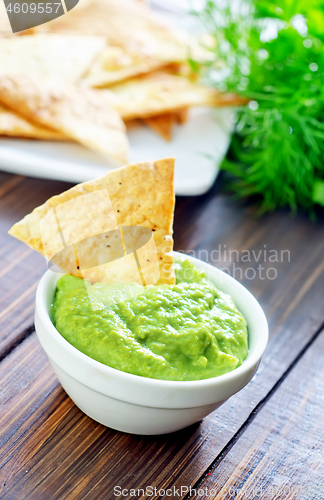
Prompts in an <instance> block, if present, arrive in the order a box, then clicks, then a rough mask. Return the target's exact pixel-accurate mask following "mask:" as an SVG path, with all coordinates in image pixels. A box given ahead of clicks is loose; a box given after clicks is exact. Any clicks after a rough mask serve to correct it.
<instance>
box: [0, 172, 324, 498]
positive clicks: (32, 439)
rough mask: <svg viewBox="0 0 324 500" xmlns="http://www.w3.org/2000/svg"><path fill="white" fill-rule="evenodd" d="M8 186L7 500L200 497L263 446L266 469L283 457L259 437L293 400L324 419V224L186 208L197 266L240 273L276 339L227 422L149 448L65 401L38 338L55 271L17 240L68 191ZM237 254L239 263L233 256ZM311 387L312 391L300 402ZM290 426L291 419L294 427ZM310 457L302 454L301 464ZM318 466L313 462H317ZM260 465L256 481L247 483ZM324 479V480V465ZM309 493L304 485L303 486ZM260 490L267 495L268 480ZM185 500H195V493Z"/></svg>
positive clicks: (220, 204)
mask: <svg viewBox="0 0 324 500" xmlns="http://www.w3.org/2000/svg"><path fill="white" fill-rule="evenodd" d="M0 182H1V184H0V210H1V217H0V228H1V233H0V241H1V246H0V252H2V256H3V258H2V259H1V261H0V276H1V277H0V279H1V283H3V284H2V286H1V288H0V294H1V295H0V301H1V311H0V314H1V315H2V316H0V321H2V323H1V326H2V329H1V330H0V342H1V343H0V346H1V351H0V352H2V358H3V359H2V361H1V363H0V380H1V393H0V399H1V414H0V418H1V438H0V498H1V499H2V498H6V499H9V498H10V499H13V500H17V499H18V500H20V499H23V498H30V499H33V500H34V499H36V500H39V499H40V500H42V499H44V500H48V499H65V498H66V499H74V498H75V499H83V498H86V499H91V500H92V499H97V498H98V499H102V498H109V499H110V498H117V497H114V494H113V492H114V487H115V486H118V485H119V486H121V487H123V488H127V489H130V488H145V486H152V487H153V488H154V487H156V488H158V489H159V488H170V487H173V486H175V487H177V488H179V487H181V486H183V487H189V486H192V487H194V486H195V485H200V484H202V485H205V484H207V483H206V481H207V479H208V478H210V477H212V478H215V477H216V476H217V475H218V470H220V471H223V472H222V476H221V477H222V479H223V481H224V484H225V481H227V479H228V478H229V477H234V478H236V475H235V474H236V472H235V471H236V470H237V468H238V467H239V462H238V461H236V459H235V457H236V456H237V457H240V456H242V457H245V455H244V452H246V449H248V450H249V449H251V460H252V462H253V461H254V460H255V459H254V458H253V457H254V455H257V454H258V449H259V448H258V446H259V445H260V450H261V451H260V453H261V454H262V453H263V455H262V456H264V460H265V461H261V462H260V464H261V463H262V464H265V463H267V460H268V456H269V457H271V453H274V451H273V449H272V448H271V447H269V449H268V448H267V445H264V443H263V441H262V440H261V439H260V440H257V439H256V434H253V433H257V432H258V428H257V423H258V422H259V418H262V417H261V415H266V416H267V424H266V425H267V426H268V427H267V430H268V433H269V435H270V437H271V435H272V433H277V434H278V426H277V427H276V425H277V424H276V421H275V420H273V422H272V418H271V415H272V413H273V412H274V411H276V412H277V413H276V414H277V415H280V411H282V406H283V405H282V404H281V403H282V398H284V397H285V396H284V395H285V394H286V392H285V391H287V398H288V397H289V398H290V400H291V403H292V404H297V405H298V398H299V399H300V398H302V399H303V398H304V401H305V405H306V406H305V407H307V405H314V406H315V407H316V408H315V409H314V412H313V415H317V414H318V413H319V412H320V411H321V410H323V398H322V399H321V398H320V396H318V395H317V397H315V396H309V397H308V396H307V390H308V388H309V387H310V386H309V385H307V380H308V382H309V384H311V383H312V382H311V381H312V380H313V379H314V373H316V374H317V373H318V371H316V370H317V369H316V366H318V362H314V365H316V366H314V370H315V372H314V373H313V372H312V371H311V370H310V374H309V375H308V373H307V366H308V365H307V364H306V365H305V364H303V363H304V361H303V358H304V353H306V354H305V360H307V359H309V358H307V356H308V357H309V353H311V352H313V350H314V349H315V351H316V352H317V351H318V353H319V352H320V351H319V349H320V347H318V346H319V345H320V344H318V342H319V341H320V340H319V339H320V338H322V337H321V335H322V333H320V332H321V331H322V328H323V322H324V308H323V296H324V264H323V255H324V224H323V221H321V220H318V221H317V222H310V221H309V220H308V219H307V218H306V217H304V216H298V217H295V218H293V217H291V216H290V215H289V214H288V213H285V212H281V213H276V214H273V215H271V216H264V217H262V218H257V217H256V215H255V210H254V209H253V208H252V207H250V206H248V205H244V204H240V203H234V202H232V201H231V199H230V198H229V197H227V196H225V195H221V194H219V193H218V186H217V185H216V186H215V187H214V189H213V190H212V191H211V192H210V193H208V194H207V195H205V196H201V197H197V198H179V199H178V200H177V206H176V215H175V247H176V249H177V250H181V251H184V252H188V253H190V254H191V255H192V254H193V253H194V252H195V255H196V256H197V257H201V258H202V259H203V260H207V261H209V262H210V263H212V264H214V265H217V266H218V267H221V268H228V269H229V271H230V272H231V273H232V274H233V273H237V274H236V275H235V274H234V276H235V277H236V278H238V279H239V280H240V281H242V283H243V284H244V285H245V286H247V288H248V289H249V290H250V291H251V292H252V293H253V294H255V296H256V297H257V298H258V300H259V301H260V303H261V305H262V306H263V307H264V309H265V312H266V314H267V316H268V319H269V324H270V331H271V339H270V343H269V347H268V349H267V351H266V354H265V356H264V359H263V361H262V363H261V366H260V368H259V371H258V373H257V375H256V377H255V378H254V379H253V381H252V382H251V383H250V384H249V385H248V386H247V387H246V388H245V389H244V390H243V391H241V392H240V393H239V394H237V395H235V396H234V397H232V398H231V399H230V400H229V401H228V402H226V403H225V404H224V405H223V406H222V407H221V408H220V409H219V410H217V411H216V412H214V413H213V414H212V415H211V416H209V417H208V418H206V419H205V420H204V421H202V422H201V423H200V424H197V425H194V426H192V427H190V428H188V429H186V430H184V431H181V432H179V433H174V434H172V435H167V436H160V437H144V438H143V437H140V436H130V435H127V434H123V433H119V432H116V431H113V430H110V429H106V428H104V427H103V426H101V425H99V424H97V423H95V422H94V421H92V420H91V419H89V418H88V417H86V416H85V415H84V414H82V413H81V412H80V411H79V410H78V409H77V408H76V407H75V406H74V405H73V403H72V402H71V400H70V399H69V398H68V396H66V394H65V393H64V391H63V390H62V389H61V387H60V385H59V384H58V382H57V380H56V378H55V376H54V374H53V372H52V369H51V367H50V365H49V363H48V362H47V360H46V356H45V355H44V353H43V351H42V349H41V347H40V346H39V343H38V341H37V338H36V335H35V333H33V327H32V325H33V303H34V293H35V288H36V285H37V282H38V280H39V278H40V276H41V275H42V274H43V272H44V270H45V268H46V267H45V263H44V261H43V259H41V257H39V256H37V255H36V254H34V253H33V252H31V251H30V250H29V249H28V248H27V247H25V246H24V245H22V244H20V243H19V242H16V241H15V240H14V239H13V238H11V237H9V236H8V235H6V233H5V232H6V230H7V229H9V227H10V225H11V224H13V223H14V222H15V221H16V220H18V219H19V218H21V217H22V216H23V215H25V214H26V213H27V212H29V211H30V210H31V209H32V208H33V207H34V206H37V205H39V204H40V203H42V202H43V201H44V200H45V199H46V198H48V197H49V196H51V195H53V194H56V193H59V192H61V191H62V190H63V189H66V188H67V187H68V185H67V184H63V183H59V182H50V181H44V180H35V179H28V178H27V179H24V178H20V177H17V176H11V175H9V174H0ZM229 250H232V251H234V252H232V254H231V255H230V254H229ZM271 250H275V251H277V252H279V253H280V252H281V251H282V252H283V253H282V254H281V256H280V257H279V259H278V260H279V261H278V262H277V261H275V262H271V261H270V259H269V256H270V255H273V254H270V251H271ZM260 251H261V253H260ZM265 251H266V253H265ZM217 252H218V253H217ZM236 252H237V253H236ZM253 252H254V253H253ZM247 256H249V258H248V259H247ZM288 256H289V258H288ZM230 257H231V259H230ZM259 266H261V267H262V268H263V271H262V272H263V274H262V273H261V274H260V271H259ZM237 269H239V270H237ZM269 269H275V271H276V273H277V276H276V277H275V279H269V278H266V279H264V273H266V271H267V270H269ZM254 271H255V273H256V275H255V277H253V275H254ZM272 272H274V271H272ZM240 273H242V276H241V275H240ZM270 276H271V275H270ZM251 277H253V279H250V278H251ZM317 338H318V340H316V339H317ZM313 345H314V347H313ZM318 355H319V354H318ZM296 361H298V362H296ZM305 363H307V361H305ZM316 363H317V364H316ZM292 367H293V369H292ZM301 377H303V379H304V380H306V382H305V384H304V385H301V386H300V388H299V389H298V388H297V389H296V390H297V392H294V387H295V385H296V387H297V386H298V383H299V382H300V378H301ZM288 381H290V382H289V384H290V385H289V387H288V388H287V389H285V387H287V386H286V384H287V383H288ZM319 384H320V382H319ZM298 387H299V386H298ZM320 387H321V386H320ZM303 388H304V389H305V393H303ZM297 393H298V394H297ZM277 394H278V395H279V396H278V399H276V398H277ZM280 394H282V395H281V396H280ZM276 401H277V402H276ZM270 404H271V406H270ZM267 408H269V410H267ZM305 411H306V410H305ZM264 412H265V413H264ZM289 415H290V413H289V410H288V408H287V418H289ZM278 418H279V417H278ZM280 418H284V417H280ZM260 422H261V420H260ZM253 429H255V430H253ZM314 432H315V431H314ZM251 433H252V434H251ZM251 436H254V437H253V439H252V438H251ZM290 436H292V434H289V437H288V438H287V439H286V443H287V442H288V441H287V440H289V439H290ZM278 439H280V438H279V437H278ZM305 439H306V438H305ZM264 440H265V441H266V436H265V437H264ZM241 443H242V444H241ZM305 443H306V441H305V440H304V445H303V446H307V444H305ZM283 446H284V445H283V444H282V449H283ZM270 448H271V449H270ZM234 449H236V452H234V451H233V455H231V458H230V461H229V462H226V457H229V456H230V453H231V450H234ZM300 449H302V448H300ZM296 450H297V449H296ZM269 453H270V455H268V454H269ZM299 456H300V453H299V452H298V450H297V451H296V460H299ZM308 456H309V458H308V460H311V459H312V457H313V455H312V451H311V450H309V454H308ZM316 456H317V455H316V454H314V460H315V461H316ZM269 460H270V458H269ZM223 462H224V468H223V469H221V466H222V463H223ZM252 462H251V464H252ZM253 463H254V462H253ZM249 464H250V462H249V463H248V464H247V467H246V470H245V469H244V473H245V474H246V476H247V477H248V476H249V467H250V465H249ZM227 467H228V470H229V473H228V476H227V472H226V470H227ZM251 467H252V465H251ZM260 467H261V468H262V465H260ZM252 470H253V468H251V473H252ZM318 471H320V472H322V475H323V472H324V470H323V467H322V464H321V463H319V464H318ZM241 472H242V471H241ZM320 472H318V473H320ZM207 474H210V476H207ZM265 474H266V469H265ZM237 477H239V478H241V475H239V476H237ZM260 477H263V476H262V475H261V476H260ZM243 480H244V477H243V476H242V481H243ZM213 481H214V479H213ZM260 481H261V480H260ZM271 481H272V479H271V480H270V483H271ZM305 481H306V479H305V476H304V475H303V474H300V475H299V476H298V482H299V483H300V484H304V483H305ZM208 484H209V483H208ZM226 484H227V483H226ZM228 484H231V483H228ZM235 484H237V483H236V482H235ZM251 484H253V485H254V486H255V485H256V484H257V474H255V475H254V476H253V481H252V483H251ZM260 484H261V482H260ZM126 498H127V497H126ZM129 498H130V497H129ZM138 498H139V497H138ZM143 498H145V497H143ZM155 498H158V496H156V497H155ZM174 498H188V495H187V494H186V493H185V492H183V494H182V495H180V496H179V497H178V496H177V497H174ZM205 498H209V497H208V496H206V497H205ZM217 498H223V497H222V496H217ZM251 498H253V497H251ZM256 498H258V497H256ZM292 498H293V497H292Z"/></svg>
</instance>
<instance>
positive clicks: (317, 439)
mask: <svg viewBox="0 0 324 500" xmlns="http://www.w3.org/2000/svg"><path fill="white" fill-rule="evenodd" d="M323 443H324V332H322V333H321V335H320V336H319V337H318V338H317V339H316V341H315V342H314V343H313V344H312V346H311V347H310V348H309V349H308V350H307V352H306V353H305V355H304V356H303V357H302V359H301V360H300V361H299V362H298V363H297V364H296V365H295V366H294V368H293V369H292V371H291V372H290V373H289V375H288V376H287V377H286V379H285V380H284V381H283V382H282V384H281V385H280V387H279V389H278V390H277V391H276V392H275V393H274V394H273V396H272V397H271V398H270V399H269V401H268V402H267V404H266V405H265V406H264V408H262V409H261V411H260V412H259V413H258V414H257V416H256V417H255V419H254V420H253V422H252V423H251V424H250V425H249V427H248V428H247V430H246V432H245V433H244V434H243V435H242V436H241V438H240V439H239V440H238V441H237V442H236V443H235V444H234V445H233V447H232V448H231V449H230V450H229V451H228V453H227V454H226V456H224V457H222V460H221V461H220V462H219V464H218V465H217V467H215V469H214V470H213V471H211V473H210V474H209V475H208V476H207V477H206V478H205V480H204V481H203V482H201V483H200V484H199V488H200V489H202V490H204V491H205V492H207V495H206V496H205V495H204V496H203V498H207V497H208V498H221V499H222V500H229V499H231V498H233V497H234V496H235V498H237V499H238V500H239V499H243V498H244V499H246V498H249V499H254V498H262V500H273V499H274V498H280V500H290V499H294V500H304V499H322V498H323V496H324V444H323ZM213 490H214V491H213Z"/></svg>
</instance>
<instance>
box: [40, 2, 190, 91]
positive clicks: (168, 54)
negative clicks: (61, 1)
mask: <svg viewBox="0 0 324 500" xmlns="http://www.w3.org/2000/svg"><path fill="white" fill-rule="evenodd" d="M37 30H38V31H44V30H46V31H52V32H55V33H62V34H79V35H80V34H81V35H92V36H93V35H95V36H101V37H105V39H106V41H107V44H108V48H107V49H106V50H105V51H104V52H103V53H102V55H100V56H99V57H98V59H97V60H96V62H95V63H94V65H93V66H92V68H91V70H90V71H89V73H88V75H87V77H86V80H85V81H86V82H87V84H88V85H91V86H94V87H102V86H105V85H109V84H111V83H114V82H117V81H121V80H123V79H125V78H129V77H131V76H134V75H138V74H140V73H145V72H147V71H150V70H152V69H156V68H159V67H161V66H164V65H165V64H168V63H169V62H177V61H183V60H185V59H186V58H187V56H188V48H187V37H186V35H184V34H183V33H181V32H179V31H178V30H175V29H171V28H169V27H167V26H166V25H165V24H164V22H162V21H161V20H160V19H159V17H158V16H157V15H156V14H154V13H153V12H152V11H151V10H150V9H149V7H148V6H147V5H145V4H144V3H141V2H138V0H92V1H91V2H89V4H88V5H87V6H86V7H85V8H83V9H73V10H72V11H70V12H68V14H66V15H65V16H62V17H60V18H57V19H53V21H51V22H50V23H47V24H45V25H43V26H39V27H38V28H37Z"/></svg>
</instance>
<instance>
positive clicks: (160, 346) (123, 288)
mask: <svg viewBox="0 0 324 500" xmlns="http://www.w3.org/2000/svg"><path fill="white" fill-rule="evenodd" d="M175 268H176V284H175V285H158V286H147V287H141V286H140V285H137V284H136V283H131V284H124V285H122V284H117V283H113V284H105V283H95V284H94V285H90V283H85V282H84V280H82V279H80V278H75V277H73V276H71V275H69V274H66V275H64V276H63V277H62V278H60V279H59V280H58V282H57V290H56V294H55V298H54V302H53V305H52V320H53V323H54V325H55V327H56V328H57V330H58V331H59V332H60V334H61V335H62V336H63V337H64V338H65V339H66V340H67V341H68V342H70V344H72V345H73V346H74V347H76V348H77V349H79V351H81V352H83V353H84V354H87V355H88V356H90V357H91V358H93V359H95V360H97V361H99V362H101V363H103V364H105V365H108V366H111V367H112V368H116V369H117V370H122V371H124V372H127V373H132V374H134V375H140V376H142V377H150V378H155V379H164V380H201V379H206V378H210V377H216V376H218V375H222V374H224V373H227V372H230V371H232V370H234V369H235V368H237V367H238V366H240V365H241V364H242V362H243V361H244V359H245V358H246V356H247V353H248V332H247V325H246V321H245V319H244V317H243V316H242V314H241V313H240V312H239V311H238V310H237V309H236V307H235V304H234V302H233V300H232V298H231V297H230V296H229V295H226V294H224V293H222V292H220V291H219V290H217V289H216V288H215V286H214V285H213V284H212V283H210V282H209V281H208V280H207V279H206V278H205V275H204V273H203V272H202V271H200V270H198V269H197V268H195V267H194V266H193V265H192V264H191V263H190V262H189V261H188V260H185V261H183V262H182V263H180V262H177V263H175Z"/></svg>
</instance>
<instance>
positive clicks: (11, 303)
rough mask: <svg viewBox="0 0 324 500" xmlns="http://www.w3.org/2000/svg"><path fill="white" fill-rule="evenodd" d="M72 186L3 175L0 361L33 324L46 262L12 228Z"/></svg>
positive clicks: (0, 189)
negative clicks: (14, 235)
mask: <svg viewBox="0 0 324 500" xmlns="http://www.w3.org/2000/svg"><path fill="white" fill-rule="evenodd" d="M68 187H69V184H66V183H63V182H56V181H52V182H50V181H46V180H42V179H31V178H25V177H22V176H14V175H11V174H6V173H3V172H0V283H1V287H0V359H1V358H2V357H3V356H4V355H5V353H6V352H7V351H10V349H11V348H12V346H13V345H15V344H16V343H19V341H21V340H22V339H23V338H24V336H25V335H26V332H28V330H29V329H30V328H31V327H32V325H33V316H34V298H35V291H36V287H37V283H38V281H39V279H40V277H41V276H42V274H43V273H44V272H45V270H46V262H45V259H44V258H43V257H42V256H40V255H38V254H37V253H36V252H33V251H32V250H31V249H30V248H28V247H27V246H26V245H24V244H23V243H21V242H20V241H18V240H16V239H15V238H13V237H12V236H9V235H8V234H7V231H8V230H9V229H10V227H11V226H12V225H13V224H14V223H15V222H17V221H18V220H20V219H22V217H24V216H25V215H26V214H28V213H29V212H31V211H32V210H33V209H34V208H35V207H36V206H38V205H39V204H41V203H43V202H44V201H45V200H46V199H47V198H49V197H50V196H53V195H54V194H57V193H59V192H61V191H63V190H64V189H67V188H68Z"/></svg>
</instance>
